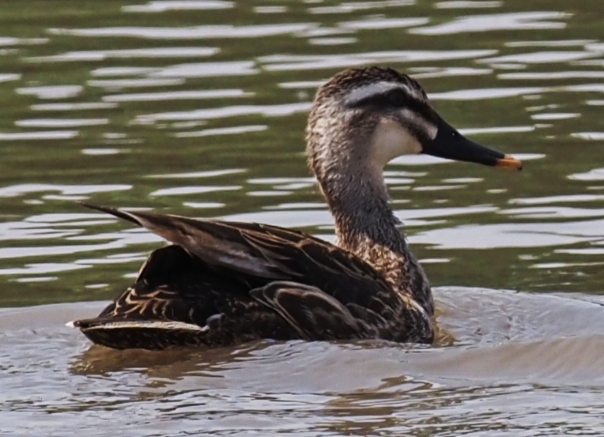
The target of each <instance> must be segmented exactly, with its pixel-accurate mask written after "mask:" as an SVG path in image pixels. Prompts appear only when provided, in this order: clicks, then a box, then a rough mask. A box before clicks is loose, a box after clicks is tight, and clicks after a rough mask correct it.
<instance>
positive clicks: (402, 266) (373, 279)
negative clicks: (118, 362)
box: [72, 66, 522, 349]
mask: <svg viewBox="0 0 604 437" xmlns="http://www.w3.org/2000/svg"><path fill="white" fill-rule="evenodd" d="M306 142H307V147H306V149H307V155H308V164H309V166H310V168H311V170H312V171H313V173H314V174H315V176H316V178H317V180H318V182H319V186H320V189H321V191H322V193H323V195H324V196H325V199H326V200H327V203H328V205H329V208H330V210H331V212H332V214H333V217H334V219H335V231H336V237H337V240H336V244H330V243H327V242H325V241H323V240H321V239H318V238H315V237H313V236H310V235H308V234H305V233H302V232H299V231H295V230H291V229H285V228H281V227H277V226H270V225H264V224H256V223H235V222H228V221H219V220H197V219H192V218H186V217H181V216H176V215H160V214H154V213H150V212H139V211H136V212H135V211H124V210H118V209H114V208H109V207H101V206H94V205H90V204H85V206H88V207H90V208H93V209H96V210H99V211H103V212H106V213H109V214H112V215H114V216H116V217H119V218H121V219H124V220H126V221H129V222H131V223H133V224H135V225H137V226H142V227H144V228H146V229H148V230H149V231H151V232H153V233H155V234H157V235H159V236H161V237H163V238H164V239H166V240H167V241H168V242H169V243H171V244H170V245H168V246H165V247H162V248H159V249H157V250H155V251H154V252H152V253H151V255H150V256H149V258H148V259H147V261H146V262H145V264H144V265H143V266H142V268H141V270H140V272H139V274H138V277H137V278H136V280H135V282H134V284H133V285H132V286H131V287H129V288H128V289H126V290H125V291H124V292H123V293H122V294H120V295H119V296H118V297H117V298H116V299H115V300H114V301H113V302H112V303H111V304H110V305H109V306H107V307H106V308H105V309H104V310H103V311H102V312H101V313H100V314H99V316H98V317H96V318H92V319H85V320H77V321H75V322H72V326H75V327H77V328H79V329H80V330H81V331H82V332H83V333H84V335H86V336H87V337H88V338H89V339H90V340H91V341H92V342H94V343H97V344H101V345H103V346H107V347H110V348H116V349H127V348H143V349H164V348H167V347H171V346H202V347H212V346H224V345H233V344H238V343H241V342H246V341H252V340H257V339H275V340H291V339H303V340H337V339H384V340H390V341H395V342H415V343H431V342H432V341H433V339H434V321H433V315H434V302H433V299H432V292H431V289H430V285H429V282H428V279H427V277H426V274H425V273H424V270H423V269H422V267H421V265H420V264H419V262H418V261H417V259H416V258H415V257H414V256H413V254H412V253H411V252H410V250H409V247H408V244H407V241H406V240H405V237H404V235H403V234H402V233H401V231H400V230H399V225H400V223H399V221H398V220H397V218H396V217H395V215H394V213H393V210H392V208H391V207H390V205H389V199H388V193H387V189H386V185H385V182H384V177H383V169H384V166H385V165H386V164H387V163H388V162H389V161H391V160H392V159H393V158H395V157H397V156H401V155H408V154H420V153H424V154H429V155H433V156H438V157H442V158H448V159H453V160H459V161H469V162H475V163H480V164H485V165H488V166H499V167H511V168H517V169H520V168H521V167H522V164H521V162H520V161H518V160H516V159H514V158H512V157H511V156H509V155H505V154H503V153H501V152H498V151H496V150H493V149H490V148H487V147H485V146H482V145H479V144H477V143H475V142H473V141H471V140H469V139H467V138H465V137H464V136H462V135H461V134H460V133H459V132H458V131H457V130H455V129H454V128H453V127H452V126H450V125H449V124H447V123H446V122H445V121H444V120H443V119H442V118H441V117H440V116H439V115H438V114H437V113H436V111H435V110H434V109H433V108H432V106H431V105H430V102H429V101H428V98H427V96H426V93H425V92H424V90H423V89H422V87H421V86H420V85H419V83H418V82H417V81H416V80H414V79H413V78H411V77H410V76H408V75H406V74H403V73H400V72H398V71H396V70H393V69H390V68H383V67H376V66H373V67H366V68H355V69H348V70H345V71H342V72H340V73H338V74H336V75H335V76H334V77H333V78H331V79H330V80H329V81H328V82H327V83H325V84H324V85H322V86H321V87H320V88H319V89H318V91H317V93H316V95H315V98H314V102H313V105H312V109H311V111H310V115H309V117H308V125H307V128H306Z"/></svg>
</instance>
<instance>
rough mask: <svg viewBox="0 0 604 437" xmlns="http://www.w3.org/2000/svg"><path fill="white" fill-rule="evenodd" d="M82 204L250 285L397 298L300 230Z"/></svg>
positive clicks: (357, 300)
mask: <svg viewBox="0 0 604 437" xmlns="http://www.w3.org/2000/svg"><path fill="white" fill-rule="evenodd" d="M84 206H87V207H89V208H92V209H96V210H99V211H103V212H106V213H108V214H111V215H114V216H116V217H119V218H122V219H125V220H127V221H129V222H131V223H134V224H136V225H139V226H142V227H144V228H146V229H148V230H149V231H151V232H153V233H155V234H157V235H159V236H161V237H163V238H164V239H166V240H168V241H169V242H171V243H174V244H176V245H178V246H180V247H182V248H183V249H185V250H186V251H187V252H188V253H190V254H191V255H192V256H194V257H195V258H198V259H199V260H201V261H203V262H204V263H205V264H207V265H208V266H211V267H212V268H214V269H215V270H216V271H219V272H221V273H226V274H230V275H236V276H237V277H239V278H240V279H241V280H244V281H246V282H247V283H249V284H250V286H251V288H256V287H262V286H264V285H266V284H268V283H270V282H273V281H290V282H300V283H303V284H307V285H310V286H314V287H317V288H319V289H321V290H323V291H324V292H326V293H328V294H329V295H330V296H332V297H334V298H335V299H336V300H338V301H339V302H341V303H342V304H344V305H346V304H348V303H352V304H357V305H361V306H363V307H368V308H370V309H374V308H375V309H381V310H380V311H379V312H380V313H381V312H382V311H386V310H387V309H388V308H393V307H397V303H398V304H399V305H400V303H401V302H400V298H399V297H398V296H397V295H396V293H394V292H393V291H392V288H391V287H390V285H388V283H387V282H386V281H385V280H384V278H383V277H382V276H381V275H380V274H379V273H378V272H377V271H376V270H375V269H374V268H373V267H371V266H370V265H369V264H367V263H366V262H364V261H363V260H361V259H360V258H358V257H357V256H356V255H354V254H352V253H351V252H348V251H346V250H343V249H341V248H339V247H337V246H334V245H333V244H330V243H327V242H325V241H323V240H320V239H318V238H314V237H312V236H310V235H308V234H305V233H302V232H298V231H293V230H289V229H285V228H281V227H277V226H270V225H261V224H256V223H238V222H227V221H217V220H197V219H192V218H188V217H181V216H176V215H161V214H154V213H149V212H140V211H136V212H134V211H123V210H118V209H115V208H109V207H102V206H95V205H90V204H84ZM251 288H250V289H251Z"/></svg>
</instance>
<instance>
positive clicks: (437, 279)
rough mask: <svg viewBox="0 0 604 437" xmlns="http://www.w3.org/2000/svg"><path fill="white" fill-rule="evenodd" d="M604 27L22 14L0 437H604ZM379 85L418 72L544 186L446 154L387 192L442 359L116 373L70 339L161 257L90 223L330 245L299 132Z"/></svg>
mask: <svg viewBox="0 0 604 437" xmlns="http://www.w3.org/2000/svg"><path fill="white" fill-rule="evenodd" d="M601 9H602V8H601V7H599V3H598V2H596V1H595V0H584V1H582V2H575V3H572V4H570V3H569V2H562V1H560V0H549V1H547V2H538V1H533V0H529V1H525V2H521V3H518V2H511V1H499V0H497V1H478V0H473V1H453V0H448V1H440V2H436V1H427V0H426V1H424V0H417V1H414V0H392V1H390V0H389V1H368V2H365V1H363V2H339V1H333V2H332V1H320V0H318V1H317V0H313V1H310V0H307V1H300V2H298V1H296V2H279V1H270V2H256V1H254V2H236V1H222V0H186V1H175V0H172V1H164V0H151V1H147V2H138V3H136V2H132V1H130V2H128V1H124V0H111V1H103V2H92V1H80V2H78V5H77V7H74V5H73V2H70V1H67V0H56V1H53V2H38V1H33V0H22V1H19V2H7V3H6V4H5V5H3V8H2V11H1V12H0V29H1V30H0V101H1V103H2V104H1V105H0V115H1V117H0V150H1V152H2V160H1V161H0V204H1V205H2V210H1V211H0V215H1V216H0V218H1V220H0V284H1V286H2V291H1V292H0V306H1V307H4V308H5V309H2V310H0V327H1V329H0V349H1V351H2V352H0V356H1V359H0V378H1V379H2V383H3V387H4V388H5V389H4V390H3V394H2V397H1V400H2V402H1V403H0V404H1V405H2V408H0V431H2V434H3V435H48V436H52V435H57V436H58V435H60V436H66V435H72V434H78V435H81V434H82V433H86V434H87V435H90V436H94V435H99V436H100V435H115V434H116V433H117V434H128V435H134V436H153V435H162V436H168V435H174V436H181V435H198V434H200V433H206V434H215V435H250V434H252V433H254V432H255V433H259V434H261V435H273V434H277V433H284V432H289V433H296V434H300V435H309V436H311V435H312V436H319V435H321V436H322V435H344V434H345V435H357V434H358V435H378V434H380V435H401V434H407V435H439V436H440V435H442V436H457V435H466V434H473V435H477V436H478V435H481V436H483V435H484V436H487V435H488V436H491V435H499V434H502V433H504V432H513V433H514V435H527V436H529V435H530V436H533V435H562V434H565V433H576V434H581V435H590V434H591V435H600V434H602V433H603V430H602V425H601V420H600V419H599V417H601V415H602V414H603V413H604V406H603V404H602V401H601V397H602V377H601V369H602V364H603V363H602V361H601V355H602V352H603V351H604V344H603V340H602V337H601V332H602V330H601V329H600V324H601V322H600V320H601V319H602V317H601V315H602V308H601V297H600V295H601V294H602V285H601V284H602V283H604V273H603V269H602V263H603V262H604V261H603V259H602V255H603V254H604V153H603V151H602V146H603V145H604V121H603V120H604V119H603V118H602V107H603V106H604V95H603V93H604V82H603V79H604V70H603V69H602V68H603V67H604V40H603V38H604V35H602V22H603V21H602V20H603V19H604V15H603V14H604V13H602V12H600V11H601ZM374 63H377V64H381V65H391V66H393V67H395V68H398V69H401V70H404V71H406V72H409V73H411V74H413V75H414V76H415V77H416V78H418V80H420V82H421V83H422V85H423V86H424V87H425V89H426V90H427V91H428V94H429V96H430V99H431V100H432V102H433V104H434V106H435V107H436V108H437V110H438V111H439V112H440V113H441V114H442V115H443V117H445V118H446V119H447V120H448V121H449V122H450V123H451V124H453V125H455V126H457V127H458V128H460V130H461V131H462V132H464V133H465V134H467V135H468V136H470V137H471V138H473V139H475V140H477V141H480V142H483V143H485V144H488V145H492V146H494V147H496V148H498V149H500V150H503V151H505V152H506V153H511V154H513V155H515V156H517V157H519V158H520V159H523V161H525V170H524V171H523V172H521V173H518V172H509V171H502V170H499V169H492V168H487V167H480V166H476V165H472V164H462V163H450V162H447V161H443V160H438V159H435V158H434V159H432V158H429V157H425V156H421V157H412V158H404V159H403V158H400V159H397V160H395V161H394V162H393V163H391V165H389V166H388V167H387V169H386V170H387V173H386V181H387V183H388V186H389V189H390V194H391V197H392V201H393V205H394V207H395V210H396V213H397V215H398V216H399V217H400V218H401V220H402V221H403V222H404V224H405V230H406V232H407V234H408V236H409V240H410V242H411V243H412V245H413V250H414V251H415V253H416V254H417V255H418V257H419V258H420V259H421V260H422V262H423V264H424V267H425V269H426V271H427V273H428V275H429V277H430V279H431V281H432V283H433V284H434V285H435V286H439V287H441V288H438V291H437V301H438V308H439V311H440V316H439V324H440V326H441V328H442V332H441V334H440V337H439V343H438V345H437V347H435V348H417V347H407V346H397V345H391V344H378V343H358V344H356V343H353V344H350V343H343V344H327V343H313V344H306V343H297V342H293V343H287V344H278V343H271V342H261V343H257V344H251V345H246V346H244V347H241V348H234V349H224V350H219V351H215V352H211V353H208V352H204V353H201V352H192V351H183V352H178V353H176V352H172V353H163V354H148V353H143V354H140V353H138V352H137V353H117V352H112V351H108V350H107V349H102V348H90V347H89V344H88V343H87V342H86V341H85V339H83V338H82V336H80V335H78V334H77V333H76V332H74V331H70V330H67V329H66V328H64V326H63V323H64V322H65V321H67V320H70V319H72V318H74V317H81V316H87V315H94V314H95V312H97V311H98V310H99V308H101V307H102V305H103V304H104V303H105V302H106V301H107V300H109V299H111V298H113V297H114V296H115V295H116V293H117V292H118V291H119V290H121V289H123V288H124V287H126V286H127V285H128V284H129V282H130V281H131V280H132V277H133V275H134V274H135V272H136V271H137V270H138V267H139V265H140V263H141V262H142V261H143V260H144V259H145V256H146V254H147V253H148V252H149V251H150V250H152V249H153V248H155V247H158V245H160V244H162V243H161V241H160V240H159V239H158V238H156V237H154V236H151V235H149V234H148V233H146V232H144V231H141V230H139V229H132V228H130V227H129V226H128V225H127V224H123V223H118V222H117V221H116V220H115V219H113V218H111V217H107V216H104V215H102V214H97V213H92V212H90V211H87V210H84V209H82V208H81V207H80V206H78V205H77V204H76V203H75V201H77V200H89V201H92V202H96V203H100V204H108V205H112V206H119V207H145V208H147V207H148V208H153V209H154V210H156V211H161V212H170V213H178V214H185V215H190V216H197V217H222V218H229V219H236V220H250V221H261V222H268V223H272V224H277V225H283V226H291V227H296V228H299V229H303V230H306V231H309V232H311V233H313V234H315V235H318V236H321V237H322V238H325V239H328V240H330V239H332V238H333V221H332V219H331V217H330V215H329V213H328V211H327V209H326V206H325V204H324V202H323V200H322V198H321V197H320V194H319V192H318V190H317V188H316V186H315V185H314V183H313V179H312V177H311V176H310V174H309V172H308V170H307V168H306V166H305V162H304V157H303V150H304V138H303V129H304V125H305V118H306V114H307V111H308V109H309V106H310V101H311V99H312V95H313V93H314V91H315V89H316V88H317V86H319V85H320V84H321V83H323V82H324V81H325V80H327V79H328V78H329V77H330V76H331V75H333V74H334V73H335V72H337V71H339V70H340V69H342V68H346V67H353V66H360V65H366V64H374ZM515 291H519V292H518V293H516V292H515ZM41 304H51V305H42V306H35V305H41ZM25 307H27V308H25Z"/></svg>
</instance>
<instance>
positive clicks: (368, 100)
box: [349, 89, 408, 108]
mask: <svg viewBox="0 0 604 437" xmlns="http://www.w3.org/2000/svg"><path fill="white" fill-rule="evenodd" d="M407 100H408V97H407V94H406V93H405V91H403V90H401V89H393V90H388V91H386V92H383V93H379V94H372V95H369V96H366V97H364V98H362V99H360V100H357V101H354V102H351V103H350V104H349V106H350V107H352V108H362V107H368V106H377V107H381V108H383V107H394V108H400V107H403V106H405V105H406V104H407Z"/></svg>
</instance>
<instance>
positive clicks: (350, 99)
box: [345, 81, 424, 105]
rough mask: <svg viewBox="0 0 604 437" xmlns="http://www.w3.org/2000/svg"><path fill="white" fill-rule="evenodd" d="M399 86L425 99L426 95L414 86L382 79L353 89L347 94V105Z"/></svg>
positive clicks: (412, 95) (415, 96) (418, 98)
mask: <svg viewBox="0 0 604 437" xmlns="http://www.w3.org/2000/svg"><path fill="white" fill-rule="evenodd" d="M397 88H398V89H402V90H404V91H405V92H406V93H407V94H409V95H410V96H411V97H414V98H416V99H417V100H424V96H423V95H422V94H421V92H420V91H418V90H416V89H414V88H410V87H408V86H407V85H405V84H404V83H400V82H386V81H380V82H374V83H370V84H367V85H363V86H360V87H358V88H355V89H353V90H352V91H351V92H350V93H348V95H347V96H346V99H345V102H346V104H347V105H354V104H355V103H358V102H360V101H361V100H363V99H366V98H368V97H370V96H377V95H380V94H384V93H385V92H387V91H390V90H393V89H397Z"/></svg>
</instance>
